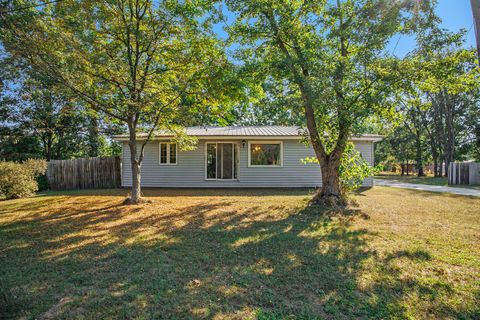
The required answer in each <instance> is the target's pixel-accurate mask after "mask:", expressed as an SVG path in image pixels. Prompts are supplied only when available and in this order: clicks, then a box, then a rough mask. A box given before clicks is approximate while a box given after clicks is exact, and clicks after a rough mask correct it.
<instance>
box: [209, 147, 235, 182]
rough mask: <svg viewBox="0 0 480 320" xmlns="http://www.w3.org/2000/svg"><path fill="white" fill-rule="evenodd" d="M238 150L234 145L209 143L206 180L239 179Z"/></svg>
mask: <svg viewBox="0 0 480 320" xmlns="http://www.w3.org/2000/svg"><path fill="white" fill-rule="evenodd" d="M237 160H238V150H237V147H236V144H234V143H230V142H228V143H217V142H214V143H207V158H206V178H207V179H211V180H232V179H237Z"/></svg>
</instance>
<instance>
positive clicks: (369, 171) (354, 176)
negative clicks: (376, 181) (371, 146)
mask: <svg viewBox="0 0 480 320" xmlns="http://www.w3.org/2000/svg"><path fill="white" fill-rule="evenodd" d="M379 170H380V166H377V167H372V166H371V165H370V164H369V163H368V162H367V161H365V159H363V157H362V154H361V153H360V152H359V151H358V150H357V149H355V145H354V144H353V143H351V142H349V143H347V146H346V147H345V151H344V153H343V156H342V160H341V162H340V184H341V186H342V190H343V192H345V193H346V192H350V191H354V190H357V189H358V188H360V187H361V186H362V183H363V180H364V179H366V178H368V177H371V176H373V175H374V174H375V173H377V172H378V171H379Z"/></svg>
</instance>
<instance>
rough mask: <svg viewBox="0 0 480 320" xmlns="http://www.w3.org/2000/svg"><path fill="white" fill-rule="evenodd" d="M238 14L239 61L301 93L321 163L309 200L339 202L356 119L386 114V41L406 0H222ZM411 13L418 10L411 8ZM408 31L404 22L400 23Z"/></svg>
mask: <svg viewBox="0 0 480 320" xmlns="http://www.w3.org/2000/svg"><path fill="white" fill-rule="evenodd" d="M226 3H227V5H228V7H229V10H230V11H233V12H235V13H236V15H237V19H236V23H235V24H234V25H233V26H232V27H231V28H229V30H230V36H231V37H232V38H233V39H236V40H237V41H238V42H239V43H241V44H242V45H243V48H242V49H243V59H244V61H245V64H246V65H247V66H248V65H255V64H256V65H257V66H254V67H252V68H253V69H255V70H264V71H265V73H266V74H268V75H269V76H270V77H273V78H276V79H278V81H280V80H282V81H285V82H286V83H288V85H289V88H290V89H292V90H294V92H295V93H296V94H297V96H298V97H299V100H300V101H301V104H300V105H301V108H302V109H303V113H304V115H305V121H306V128H307V129H308V138H309V140H310V143H311V144H312V146H313V149H314V151H315V154H316V157H317V158H318V161H319V162H320V164H321V171H322V188H321V190H320V191H319V193H318V194H317V195H316V196H315V197H314V199H313V200H312V202H313V203H319V204H327V205H336V204H342V203H344V195H343V193H342V190H341V187H340V181H339V168H340V163H341V158H342V155H343V153H344V150H345V147H346V145H347V141H348V139H349V138H350V136H351V135H352V134H356V133H357V132H355V128H356V127H355V124H356V123H358V122H363V121H364V120H365V119H367V118H371V117H373V116H388V115H391V114H392V113H393V110H394V109H393V106H392V105H390V104H389V103H388V101H386V99H385V98H386V91H388V90H389V89H388V85H387V83H386V80H387V79H388V78H389V72H388V70H387V69H386V68H385V64H384V58H386V54H385V50H384V49H385V46H386V44H387V42H388V41H389V40H390V39H391V37H392V36H393V35H394V34H397V33H398V32H399V31H400V30H401V29H402V28H408V27H410V26H412V25H413V24H410V23H409V18H407V12H410V13H411V9H412V10H413V9H417V10H419V11H420V10H424V9H425V10H428V9H430V6H429V5H428V2H427V3H426V5H425V6H422V7H417V6H414V5H413V4H412V2H410V1H380V0H379V1H371V0H363V1H357V0H356V1H353V0H346V1H339V0H338V1H336V2H334V1H310V2H308V1H307V2H305V1H299V0H298V1H288V2H285V1H273V0H272V1H254V0H227V1H226ZM414 17H418V16H417V15H414ZM404 30H406V29H404Z"/></svg>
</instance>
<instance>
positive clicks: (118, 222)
mask: <svg viewBox="0 0 480 320" xmlns="http://www.w3.org/2000/svg"><path fill="white" fill-rule="evenodd" d="M239 194H240V195H241V194H242V193H235V195H237V196H238V195H239ZM184 195H185V194H184V193H180V194H179V195H178V197H181V196H184ZM233 199H234V198H232V199H230V198H228V197H226V198H224V199H210V200H209V201H207V200H203V199H200V200H198V201H196V202H195V203H185V204H183V205H181V206H179V205H174V204H172V203H169V202H168V201H166V202H165V203H162V202H160V203H156V204H154V205H148V204H147V205H140V206H122V205H120V202H121V199H115V200H111V199H110V200H105V201H96V202H95V203H94V204H92V203H91V202H85V199H84V198H83V199H80V198H75V197H74V198H70V199H68V201H66V202H65V204H64V205H62V206H59V207H58V208H56V209H53V210H52V209H51V208H49V207H48V203H45V202H41V203H40V204H38V207H35V208H34V211H35V213H32V214H31V215H30V216H28V218H26V219H22V220H17V221H15V222H12V223H10V224H3V225H0V240H1V241H2V242H1V245H0V258H1V260H2V263H1V267H0V270H1V271H2V273H1V274H0V281H1V283H2V287H3V288H4V292H3V294H4V299H3V300H4V301H3V307H2V309H0V316H1V315H2V313H3V315H4V316H5V317H8V316H11V317H21V316H26V317H28V318H42V317H43V318H105V317H107V318H152V319H158V318H164V319H171V318H198V319H202V318H208V319H210V318H214V317H218V318H222V317H223V318H238V319H242V318H245V317H247V316H250V315H251V313H252V312H254V313H256V314H257V316H258V317H259V318H262V317H264V318H288V317H291V318H301V317H304V318H331V319H333V318H352V317H355V318H387V317H392V316H393V315H395V316H397V317H399V318H402V317H405V316H406V310H405V309H404V307H403V305H402V303H401V301H402V298H403V297H404V296H406V295H409V294H411V293H412V292H415V293H417V294H419V295H420V296H421V297H424V298H426V299H427V298H428V299H435V295H436V294H437V293H438V292H440V291H448V290H451V288H449V286H448V285H445V286H442V284H440V283H438V284H435V283H434V284H433V285H427V284H422V283H418V282H417V281H416V280H415V279H412V278H402V277H401V276H400V270H399V269H398V268H397V267H396V266H395V261H397V260H398V259H408V260H411V261H412V262H422V261H428V260H429V259H431V256H430V254H429V253H428V252H426V251H414V252H410V251H405V250H403V251H402V250H398V251H395V252H394V253H392V254H391V255H388V256H386V257H382V256H379V255H378V253H377V252H376V251H375V250H373V249H371V248H370V247H369V245H368V243H369V240H370V239H371V238H372V237H374V236H375V234H374V233H372V232H370V231H369V230H367V229H355V228H352V222H354V221H355V219H368V214H367V213H365V212H362V211H361V210H359V209H352V210H348V211H344V212H340V213H339V212H334V211H328V210H318V208H312V207H303V208H302V207H301V208H299V209H298V208H292V207H288V206H285V205H284V204H282V203H273V204H270V205H265V204H263V203H256V201H255V199H254V198H252V201H251V203H249V204H248V205H244V206H243V205H238V204H236V203H235V201H234V200H233ZM178 201H181V200H178V199H175V203H178ZM20 210H27V208H26V207H25V208H24V207H21V208H20ZM279 212H281V214H279ZM372 261H373V262H374V264H375V265H378V266H379V269H380V273H381V274H383V276H381V277H380V281H373V282H372V283H370V284H369V285H368V286H365V287H362V286H361V278H362V275H363V274H364V273H365V272H366V271H367V270H366V269H367V268H369V266H371V265H372ZM0 294H1V292H0ZM0 299H1V296H0ZM0 301H1V300H0ZM439 307H442V308H444V309H442V310H440V311H438V313H436V315H439V316H442V315H454V316H455V315H459V314H460V313H459V311H457V310H453V309H451V308H450V307H449V306H448V305H439ZM463 315H464V316H465V317H466V318H468V317H469V314H463ZM471 316H472V317H473V315H471ZM0 318H1V317H0Z"/></svg>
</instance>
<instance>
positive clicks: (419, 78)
mask: <svg viewBox="0 0 480 320" xmlns="http://www.w3.org/2000/svg"><path fill="white" fill-rule="evenodd" d="M417 41H418V43H419V47H418V49H417V50H416V51H415V52H414V59H415V60H416V62H415V63H414V64H413V65H412V68H411V70H412V74H414V76H415V78H416V86H417V88H418V90H419V91H420V92H421V94H422V95H423V97H422V99H423V100H424V101H425V102H426V103H428V104H430V105H431V108H430V109H431V110H430V112H429V115H427V121H428V118H429V119H430V121H431V125H430V126H428V131H429V135H430V142H431V148H432V155H433V156H434V157H435V156H436V155H437V153H438V154H440V155H441V156H442V158H443V161H444V162H445V166H446V168H448V166H449V164H450V162H452V161H454V160H455V157H456V154H457V153H456V148H457V146H458V145H462V144H463V143H464V142H462V141H461V139H462V137H463V136H466V135H468V133H466V132H465V131H470V130H472V129H473V126H465V123H466V120H467V119H466V118H465V115H466V114H468V113H469V111H468V110H469V109H470V108H475V106H476V105H477V104H476V103H475V101H476V98H475V96H476V95H477V92H478V90H479V88H480V86H479V82H478V75H479V72H480V68H478V67H477V66H476V61H475V53H474V51H473V50H469V49H464V48H463V44H464V42H465V30H462V31H460V32H458V33H452V32H448V31H446V30H443V29H440V28H438V27H437V26H435V25H434V26H432V27H431V28H428V29H425V30H424V32H421V33H419V35H418V39H417ZM477 101H478V100H477ZM433 148H437V150H438V152H433ZM445 174H447V172H445Z"/></svg>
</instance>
